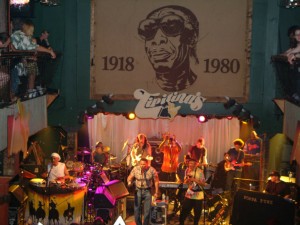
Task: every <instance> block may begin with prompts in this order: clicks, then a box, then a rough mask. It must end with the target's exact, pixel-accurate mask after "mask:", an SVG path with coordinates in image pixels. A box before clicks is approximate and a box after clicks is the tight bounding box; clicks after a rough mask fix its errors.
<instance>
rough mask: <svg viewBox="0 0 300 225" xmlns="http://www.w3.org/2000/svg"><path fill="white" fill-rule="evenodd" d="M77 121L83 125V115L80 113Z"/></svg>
mask: <svg viewBox="0 0 300 225" xmlns="http://www.w3.org/2000/svg"><path fill="white" fill-rule="evenodd" d="M77 121H78V123H79V124H84V122H85V113H84V112H80V113H79V115H78V116H77Z"/></svg>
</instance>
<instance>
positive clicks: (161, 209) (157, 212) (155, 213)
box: [150, 206, 167, 225]
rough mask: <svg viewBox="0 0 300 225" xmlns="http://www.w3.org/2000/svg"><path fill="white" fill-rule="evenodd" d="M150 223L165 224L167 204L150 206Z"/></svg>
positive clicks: (155, 224)
mask: <svg viewBox="0 0 300 225" xmlns="http://www.w3.org/2000/svg"><path fill="white" fill-rule="evenodd" d="M150 224H151V225H166V224H167V206H152V207H151V212H150Z"/></svg>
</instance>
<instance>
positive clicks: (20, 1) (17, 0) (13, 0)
mask: <svg viewBox="0 0 300 225" xmlns="http://www.w3.org/2000/svg"><path fill="white" fill-rule="evenodd" d="M29 2H30V0H10V1H9V4H10V5H25V4H28V3H29Z"/></svg>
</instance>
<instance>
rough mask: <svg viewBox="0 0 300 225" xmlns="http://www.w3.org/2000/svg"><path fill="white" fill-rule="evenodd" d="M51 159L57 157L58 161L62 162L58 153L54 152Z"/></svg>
mask: <svg viewBox="0 0 300 225" xmlns="http://www.w3.org/2000/svg"><path fill="white" fill-rule="evenodd" d="M51 157H56V158H58V161H60V160H61V158H60V155H59V154H58V153H56V152H53V153H52V154H51Z"/></svg>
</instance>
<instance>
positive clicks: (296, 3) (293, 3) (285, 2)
mask: <svg viewBox="0 0 300 225" xmlns="http://www.w3.org/2000/svg"><path fill="white" fill-rule="evenodd" d="M279 6H280V7H284V8H295V7H300V0H279Z"/></svg>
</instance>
